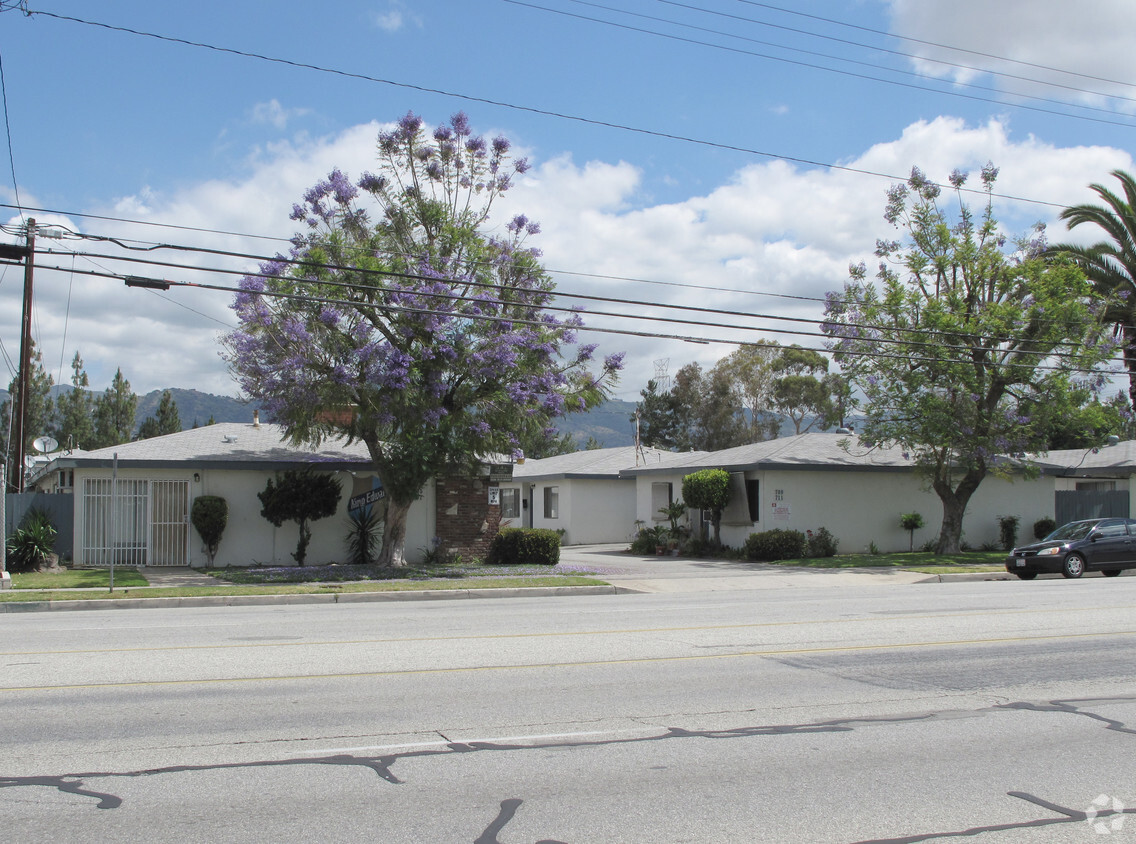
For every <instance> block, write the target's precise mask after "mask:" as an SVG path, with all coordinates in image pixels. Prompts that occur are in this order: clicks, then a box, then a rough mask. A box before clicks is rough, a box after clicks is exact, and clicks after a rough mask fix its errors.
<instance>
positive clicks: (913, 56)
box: [570, 0, 1136, 113]
mask: <svg viewBox="0 0 1136 844" xmlns="http://www.w3.org/2000/svg"><path fill="white" fill-rule="evenodd" d="M570 2H573V3H585V4H586V5H594V4H591V3H587V2H586V0H570ZM657 2H659V3H664V4H666V5H668V6H674V7H676V8H680V9H689V10H691V11H696V12H701V13H703V14H707V15H715V16H717V17H723V18H728V19H731V20H737V21H744V22H746V23H752V24H756V25H757V26H765V27H769V28H771V29H780V30H784V31H786V32H792V33H795V34H798V35H804V36H806V37H809V38H818V39H822V40H825V41H833V42H835V43H837V44H846V45H848V46H852V47H861V48H863V49H865V50H872V51H875V52H880V53H887V54H889V55H893V56H899V57H902V58H905V59H912V60H915V61H926V62H931V63H932V64H938V65H943V66H945V67H953V68H957V69H959V70H970V71H975V72H977V73H985V74H989V75H991V76H998V77H1002V78H1004V79H1013V80H1015V81H1019V82H1029V83H1032V84H1035V85H1042V86H1045V87H1050V88H1061V89H1063V90H1067V91H1072V92H1073V93H1077V94H1092V95H1094V96H1099V97H1107V98H1109V99H1116V100H1124V101H1127V102H1136V98H1134V97H1126V96H1124V95H1123V94H1109V93H1106V92H1104V91H1094V90H1090V89H1087V88H1078V87H1076V86H1073V85H1063V84H1062V83H1060V82H1052V81H1046V80H1042V79H1034V78H1032V77H1029V76H1021V75H1018V74H1014V73H1007V72H1005V71H1000V70H992V69H991V68H988V67H978V66H975V65H967V64H959V63H958V62H952V61H947V60H946V59H936V58H930V57H928V56H920V55H918V54H915V53H905V52H903V51H902V50H891V49H889V48H887V47H881V46H878V45H875V44H864V43H862V42H860V41H852V40H850V39H847V38H837V37H836V36H833V35H824V34H823V33H820V32H813V31H811V30H807V29H797V28H794V27H791V26H784V25H782V24H776V23H770V22H769V21H762V20H756V19H755V18H747V17H745V16H744V15H731V14H729V13H728V12H721V11H718V10H716V9H703V8H700V7H698V6H692V5H689V4H687V3H679V2H677V0H657ZM755 5H765V4H755ZM605 8H606V7H605ZM767 8H775V7H767ZM781 11H784V12H787V13H789V14H801V15H803V16H804V17H810V18H815V17H816V16H815V15H806V14H804V13H803V12H801V13H798V12H791V11H790V10H788V9H782V10H781ZM628 14H630V13H628ZM644 17H646V16H644ZM652 19H654V20H662V19H660V18H652ZM820 20H824V21H826V22H828V23H833V24H837V25H839V26H852V24H844V23H840V22H839V21H835V20H830V19H828V18H820ZM674 23H676V24H677V25H680V26H685V24H678V23H677V22H674ZM855 28H856V29H862V27H855ZM711 31H712V30H711ZM868 31H869V32H873V33H876V34H879V35H889V36H890V37H892V38H899V39H901V40H902V36H898V35H891V34H890V33H885V32H880V31H879V30H874V29H873V30H868ZM720 34H728V33H720ZM759 43H766V42H759ZM935 46H941V45H935ZM784 49H795V48H790V47H785V48H784ZM944 49H958V48H953V47H945V48H944ZM800 52H808V51H803V50H802V51H800ZM812 55H820V56H824V57H825V58H835V59H838V60H840V61H852V60H851V59H841V58H840V57H839V56H832V55H829V54H825V53H812ZM983 55H985V54H983ZM990 58H995V59H997V60H998V61H1003V62H1014V61H1015V60H1014V59H1010V58H1007V57H1005V56H990ZM856 64H867V62H856ZM1044 69H1046V70H1050V71H1053V72H1056V73H1068V71H1061V70H1057V69H1056V68H1044ZM907 73H909V74H910V75H912V76H918V77H921V78H924V79H927V78H935V77H929V76H927V75H926V74H922V73H914V72H911V71H907ZM955 84H961V85H966V84H967V83H959V82H956V83H955ZM1117 84H1121V83H1117ZM967 87H978V88H981V90H985V91H989V90H994V89H991V88H985V87H982V86H970V85H967ZM1125 87H1131V85H1130V84H1125ZM1051 102H1052V101H1051ZM1082 107H1083V106H1082ZM1095 110H1100V111H1105V109H1095ZM1110 113H1116V112H1110Z"/></svg>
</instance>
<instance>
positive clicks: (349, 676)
mask: <svg viewBox="0 0 1136 844" xmlns="http://www.w3.org/2000/svg"><path fill="white" fill-rule="evenodd" d="M1106 636H1115V637H1120V636H1136V630H1113V631H1109V632H1107V633H1100V632H1097V633H1066V634H1060V635H1050V636H1006V637H996V638H990V639H962V640H946V641H935V642H904V643H900V644H890V645H840V646H827V647H820V648H780V649H776V650H763V651H735V652H733V653H724V654H688V655H676V656H647V657H630V658H627V659H600V660H577V661H571V662H533V663H517V664H516V665H468V666H449V667H445V668H400V669H388V670H385V671H350V672H331V673H328V674H283V675H274V676H259V677H202V678H196V679H179V680H124V681H118V682H109V683H62V684H59V685H52V686H6V687H0V693H3V692H51V691H76V690H92V689H122V688H145V687H159V686H190V685H221V684H225V683H275V682H283V681H286V680H293V681H297V680H298V681H311V680H353V679H364V678H368V677H400V676H414V675H430V674H472V673H475V672H479V671H526V670H535V669H548V668H595V667H603V666H610V665H637V664H640V665H646V664H652V663H654V664H657V663H664V662H693V661H698V660H709V659H740V658H743V657H778V656H802V655H807V654H826V653H856V652H866V651H890V650H906V649H914V648H949V647H965V646H968V645H998V644H1019V643H1025V642H1053V641H1062V640H1072V639H1090V638H1091V639H1101V638H1103V637H1106Z"/></svg>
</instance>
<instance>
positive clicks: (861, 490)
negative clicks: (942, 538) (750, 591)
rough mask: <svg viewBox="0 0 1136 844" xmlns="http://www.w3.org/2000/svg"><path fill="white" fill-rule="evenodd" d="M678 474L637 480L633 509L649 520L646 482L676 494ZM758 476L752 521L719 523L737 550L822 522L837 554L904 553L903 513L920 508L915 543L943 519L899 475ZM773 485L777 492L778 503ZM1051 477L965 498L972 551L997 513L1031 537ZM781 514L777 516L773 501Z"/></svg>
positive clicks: (754, 475) (928, 496)
mask: <svg viewBox="0 0 1136 844" xmlns="http://www.w3.org/2000/svg"><path fill="white" fill-rule="evenodd" d="M682 474H684V473H675V474H673V475H671V474H650V475H641V476H639V477H638V479H637V484H636V513H637V515H638V518H640V519H642V520H644V521H646V522H647V523H648V524H651V523H652V522H651V517H652V512H651V483H652V482H657V481H670V482H671V483H673V484H674V489H675V497H676V498H677V497H679V496H680V495H681V490H682ZM745 477H746V478H747V479H750V480H752V479H756V480H758V481H759V497H760V505H759V521H758V522H755V523H754V524H753V525H752V526H735V525H726V524H723V525H722V541H723V542H724V543H725V544H727V545H730V546H733V547H740V546H741V545H742V544H743V543H744V542H745V539H746V537H747V536H748V535H749V534H750V533H754V532H757V531H764V530H772V529H774V528H790V529H793V530H799V531H802V532H804V531H806V530H815V529H816V528H818V527H826V528H828V530H829V531H830V532H831V533H832V534H833V536H835V537H836V539H837V540H838V541H839V543H840V546H839V548H840V551H841V552H843V553H855V552H860V551H864V550H866V549H867V548H868V546H869V544H870V543H873V542H874V543H875V544H876V546H877V547H878V548H879V549H880V550H881V551H905V550H907V548H908V543H909V539H908V533H907V531H905V530H903V529H902V528H900V526H899V517H900V514H902V513H910V512H918V513H921V514H922V516H923V521H924V525H925V526H924V527H923V528H922V529H920V530H918V531H916V532H915V546H916V548H918V547H919V546H920V545H922V544H923V543H925V542H927V541H928V540H931V539H934V538H936V537H937V536H938V533H939V528H940V525H941V522H942V517H943V507H942V503H941V502H940V501H939V498H938V496H937V495H935V494H934V493H933V492H930V491H928V490H925V489H923V488H922V486H921V484H920V482H919V480H918V479H917V478H916V477H915V476H914V475H913V474H910V473H905V472H857V471H829V470H776V471H766V472H747V473H745ZM778 490H780V492H781V496H780V500H777V493H778ZM1053 490H1054V483H1053V479H1052V478H1047V477H1042V478H1040V479H1038V480H1033V481H1030V480H1025V479H1021V478H1019V479H1017V480H1016V481H1015V482H1013V483H1011V482H1009V481H1004V480H1000V479H998V478H992V477H988V478H986V479H985V480H984V481H983V482H982V485H981V486H980V487H979V488H978V491H977V492H976V493H975V495H974V497H972V498H971V501H970V504H969V506H968V507H967V511H966V517H965V518H964V520H963V541H964V542H966V543H967V544H969V545H970V546H972V547H974V548H980V547H981V546H982V545H983V544H986V543H996V542H997V541H998V538H999V527H998V517H999V516H1003V515H1007V516H1009V515H1016V516H1019V517H1020V519H1021V522H1020V528H1019V537H1025V536H1029V535H1030V533H1031V530H1032V525H1033V523H1034V522H1035V521H1036V520H1037V519H1040V518H1042V517H1043V516H1049V517H1052V516H1053ZM774 504H778V505H779V507H780V509H781V510H782V512H784V511H785V510H786V509H787V518H775V517H774V515H773V513H774V510H773V505H774Z"/></svg>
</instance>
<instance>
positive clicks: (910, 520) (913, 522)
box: [899, 513, 923, 551]
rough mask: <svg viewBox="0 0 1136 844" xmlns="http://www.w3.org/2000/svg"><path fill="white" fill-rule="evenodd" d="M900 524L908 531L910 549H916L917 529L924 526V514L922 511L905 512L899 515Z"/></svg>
mask: <svg viewBox="0 0 1136 844" xmlns="http://www.w3.org/2000/svg"><path fill="white" fill-rule="evenodd" d="M899 526H900V527H901V528H903V529H904V530H905V531H907V534H908V536H907V538H908V550H909V551H914V550H915V531H917V530H919V528H921V527H923V515H922V514H921V513H904V514H903V515H901V516H900V517H899Z"/></svg>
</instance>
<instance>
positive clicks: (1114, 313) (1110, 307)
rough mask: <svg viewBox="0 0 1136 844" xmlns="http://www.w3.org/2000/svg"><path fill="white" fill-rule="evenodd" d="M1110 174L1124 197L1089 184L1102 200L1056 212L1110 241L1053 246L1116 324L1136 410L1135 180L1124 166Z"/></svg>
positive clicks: (1101, 186) (1070, 226)
mask: <svg viewBox="0 0 1136 844" xmlns="http://www.w3.org/2000/svg"><path fill="white" fill-rule="evenodd" d="M1112 175H1113V176H1115V177H1116V178H1117V179H1118V180H1119V181H1120V184H1121V186H1122V187H1123V189H1124V197H1123V198H1121V197H1120V196H1118V195H1117V194H1115V193H1113V192H1112V191H1110V190H1109V189H1108V188H1106V187H1104V186H1103V185H1097V184H1093V185H1089V187H1091V188H1092V189H1093V190H1094V191H1096V193H1097V195H1098V196H1100V198H1101V199H1103V200H1104V202H1105V204H1104V205H1090V204H1085V205H1072V206H1070V207H1069V208H1066V209H1065V210H1064V211H1062V212H1061V214H1060V218H1061V219H1062V220H1064V221H1065V222H1066V224H1067V225H1068V227H1069V228H1070V229H1072V228H1074V227H1076V226H1079V225H1080V224H1081V223H1095V224H1096V225H1098V226H1100V227H1101V228H1102V229H1104V230H1105V232H1107V233H1108V235H1109V237H1110V238H1111V240H1102V241H1100V242H1099V243H1094V244H1093V245H1092V246H1077V245H1074V244H1061V245H1058V246H1054V247H1053V250H1054V251H1061V252H1064V253H1066V254H1067V255H1069V256H1070V257H1071V258H1072V259H1073V260H1074V261H1076V263H1077V264H1078V266H1080V267H1081V269H1082V270H1084V272H1085V275H1086V276H1088V278H1089V281H1091V282H1092V284H1093V287H1094V288H1095V290H1096V292H1097V293H1098V294H1099V295H1100V297H1101V298H1102V299H1103V300H1104V302H1105V303H1106V309H1105V311H1104V314H1103V318H1104V319H1105V320H1107V321H1108V322H1111V323H1113V324H1114V325H1115V330H1116V334H1117V336H1119V337H1120V338H1121V342H1122V344H1123V349H1122V354H1123V355H1124V364H1125V366H1126V367H1127V368H1128V398H1129V400H1130V401H1131V402H1132V406H1133V407H1134V408H1136V179H1134V178H1133V177H1132V176H1131V175H1130V174H1128V173H1125V172H1124V171H1123V170H1113V171H1112Z"/></svg>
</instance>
